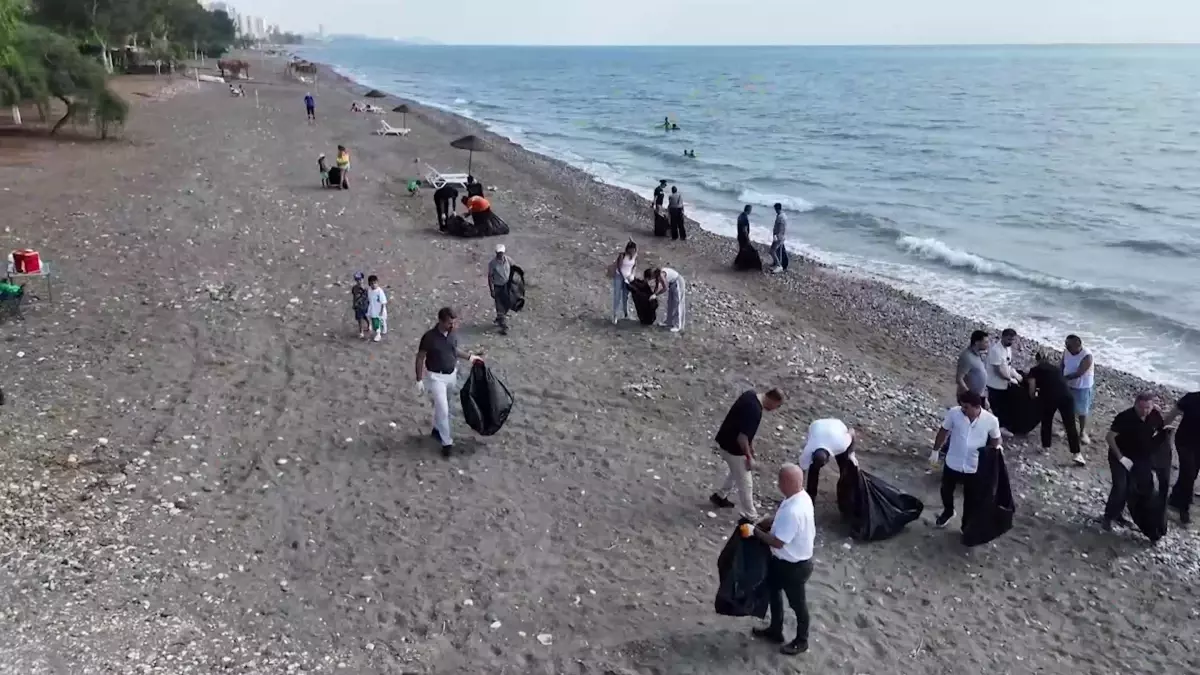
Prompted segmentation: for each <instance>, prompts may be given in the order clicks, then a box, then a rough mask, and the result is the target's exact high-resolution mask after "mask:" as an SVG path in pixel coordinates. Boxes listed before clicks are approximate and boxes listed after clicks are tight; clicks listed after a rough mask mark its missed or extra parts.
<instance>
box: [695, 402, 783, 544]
mask: <svg viewBox="0 0 1200 675" xmlns="http://www.w3.org/2000/svg"><path fill="white" fill-rule="evenodd" d="M782 403H783V394H782V393H780V391H779V390H778V389H772V390H770V391H768V392H767V393H765V394H762V395H759V394H758V393H757V392H755V391H754V390H753V389H747V390H746V391H745V392H743V393H742V395H741V396H739V397H738V398H737V400H736V401H734V402H733V407H731V408H730V409H729V412H728V413H727V414H726V415H725V421H724V422H721V428H720V429H719V430H718V431H717V438H716V441H717V448H718V451H717V452H718V453H719V454H720V455H721V459H723V460H725V464H726V466H727V467H728V471H727V472H726V475H725V481H724V483H722V485H721V487H720V488H719V489H718V490H717V491H716V492H714V493H713V494H712V496H711V497H709V498H708V499H709V501H711V502H712V504H713V506H716V507H717V508H721V509H728V508H732V507H733V506H734V503H733V502H731V501H729V493H731V492H735V491H736V494H737V507H738V514H739V515H740V516H741V517H742V518H745V519H747V520H750V521H751V522H756V521H757V520H758V511H757V509H756V508H755V506H754V481H753V479H752V474H751V469H752V468H753V463H754V435H755V434H756V433H758V425H759V423H760V422H762V414H763V410H768V411H769V410H775V409H776V408H778V407H779V406H780V405H781V404H782Z"/></svg>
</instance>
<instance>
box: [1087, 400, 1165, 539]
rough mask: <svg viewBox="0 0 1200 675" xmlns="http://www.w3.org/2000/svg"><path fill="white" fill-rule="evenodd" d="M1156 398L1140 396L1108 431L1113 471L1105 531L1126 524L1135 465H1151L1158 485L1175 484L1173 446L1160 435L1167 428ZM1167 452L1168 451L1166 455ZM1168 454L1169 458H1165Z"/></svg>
mask: <svg viewBox="0 0 1200 675" xmlns="http://www.w3.org/2000/svg"><path fill="white" fill-rule="evenodd" d="M1156 400H1157V399H1156V397H1155V395H1154V394H1152V393H1149V392H1143V393H1141V394H1138V396H1137V399H1136V400H1135V401H1134V403H1133V407H1132V408H1129V409H1127V410H1124V411H1122V412H1121V413H1120V414H1118V415H1117V416H1116V417H1115V418H1113V422H1112V426H1111V427H1110V428H1109V430H1108V436H1107V441H1108V468H1109V470H1111V471H1112V489H1111V490H1110V491H1109V493H1108V504H1107V505H1105V507H1104V520H1103V525H1104V529H1106V530H1111V529H1112V524H1113V521H1116V522H1118V523H1121V524H1126V522H1127V521H1126V520H1125V518H1124V516H1123V515H1121V514H1122V512H1123V511H1124V510H1125V503H1126V501H1128V498H1129V480H1130V470H1131V469H1132V468H1133V465H1134V463H1141V462H1150V463H1151V466H1152V467H1153V471H1154V473H1155V474H1156V475H1157V479H1158V484H1159V485H1161V486H1163V494H1164V495H1165V494H1166V486H1167V485H1168V484H1169V483H1170V481H1171V446H1170V444H1169V443H1163V442H1162V437H1161V436H1159V434H1160V433H1162V431H1163V429H1164V428H1165V427H1166V425H1165V424H1164V421H1163V417H1162V414H1161V413H1159V412H1158V407H1157V406H1156V405H1155V402H1156ZM1164 451H1165V452H1164ZM1164 455H1165V458H1164ZM1164 459H1165V462H1164Z"/></svg>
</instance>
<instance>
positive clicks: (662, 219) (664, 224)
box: [654, 211, 671, 237]
mask: <svg viewBox="0 0 1200 675" xmlns="http://www.w3.org/2000/svg"><path fill="white" fill-rule="evenodd" d="M670 228H671V221H669V220H667V217H666V216H665V215H663V214H662V213H659V212H658V211H655V212H654V236H656V237H665V236H667V230H669V229H670Z"/></svg>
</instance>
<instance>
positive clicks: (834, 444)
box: [800, 419, 858, 500]
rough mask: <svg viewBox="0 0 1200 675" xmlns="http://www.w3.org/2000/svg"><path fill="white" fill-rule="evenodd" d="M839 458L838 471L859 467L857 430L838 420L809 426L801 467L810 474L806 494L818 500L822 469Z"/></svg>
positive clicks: (816, 422) (801, 456)
mask: <svg viewBox="0 0 1200 675" xmlns="http://www.w3.org/2000/svg"><path fill="white" fill-rule="evenodd" d="M830 459H836V460H837V464H838V471H840V472H842V473H845V472H846V471H847V469H846V467H847V466H848V465H854V466H858V459H857V458H856V457H855V456H854V430H853V429H851V428H849V427H847V426H846V423H845V422H843V421H841V420H839V419H824V420H815V421H813V423H812V424H809V425H808V439H807V440H806V441H805V443H804V450H803V451H801V452H800V468H801V469H803V470H804V471H805V473H807V474H808V484H807V487H806V488H805V491H806V492H808V496H809V497H810V498H811V499H813V500H815V499H816V498H817V486H818V483H819V482H820V479H821V468H822V467H824V466H825V465H826V464H828V463H829V460H830Z"/></svg>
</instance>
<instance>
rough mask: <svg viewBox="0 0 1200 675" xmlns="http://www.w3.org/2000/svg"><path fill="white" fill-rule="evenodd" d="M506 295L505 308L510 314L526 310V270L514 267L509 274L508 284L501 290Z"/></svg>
mask: <svg viewBox="0 0 1200 675" xmlns="http://www.w3.org/2000/svg"><path fill="white" fill-rule="evenodd" d="M500 292H501V293H504V306H505V307H507V308H508V309H509V311H510V312H519V311H521V310H522V309H525V270H523V269H521V268H520V267H518V266H517V265H513V266H512V269H511V270H510V271H509V273H508V283H506V284H504V287H503V288H502V289H500Z"/></svg>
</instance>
